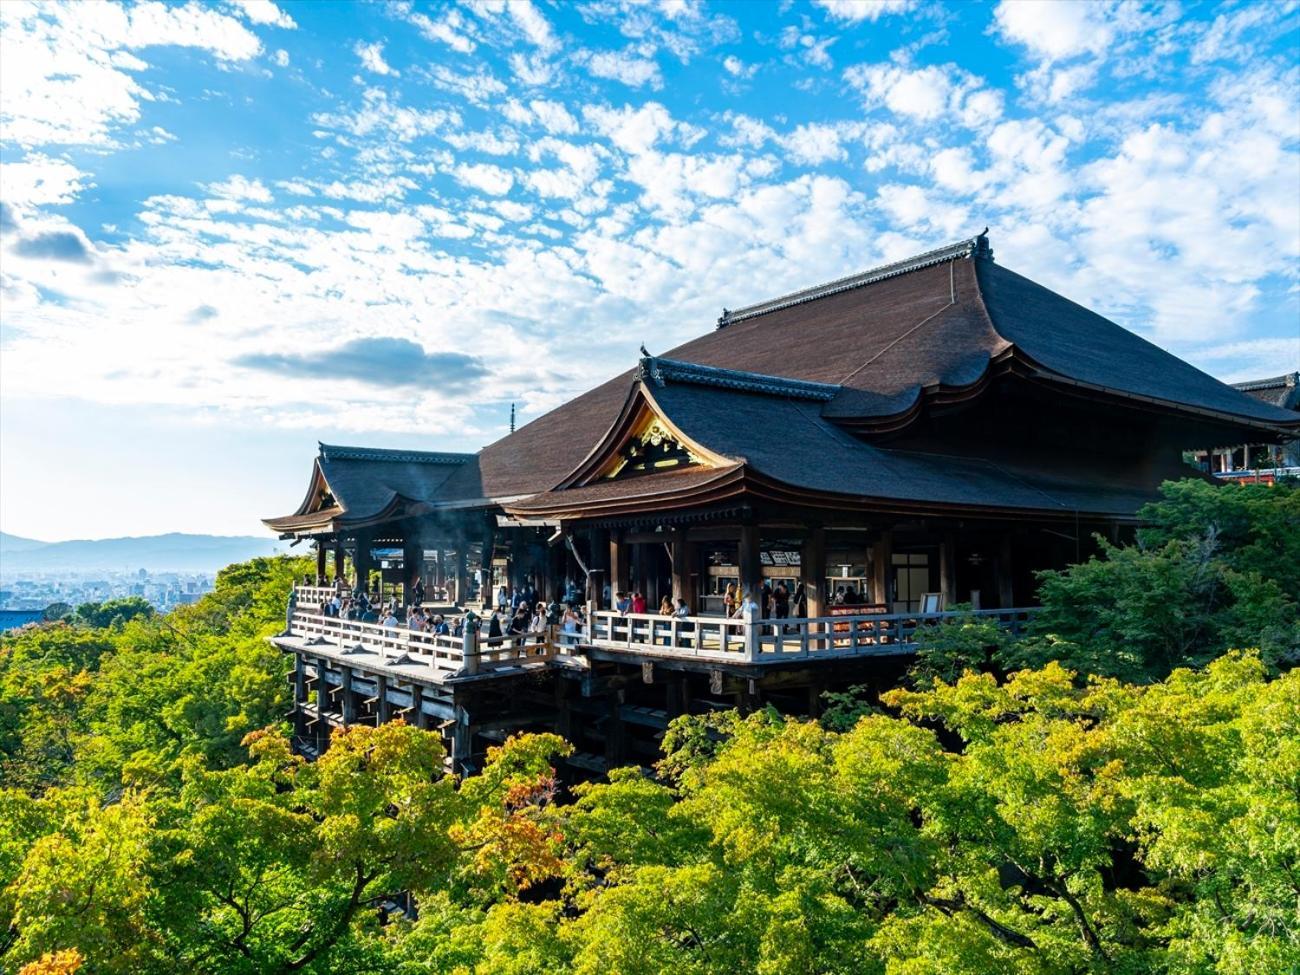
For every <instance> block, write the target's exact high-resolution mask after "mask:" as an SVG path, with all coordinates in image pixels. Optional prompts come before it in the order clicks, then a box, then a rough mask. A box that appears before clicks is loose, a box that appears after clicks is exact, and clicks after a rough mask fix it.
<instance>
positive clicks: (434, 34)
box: [408, 8, 477, 54]
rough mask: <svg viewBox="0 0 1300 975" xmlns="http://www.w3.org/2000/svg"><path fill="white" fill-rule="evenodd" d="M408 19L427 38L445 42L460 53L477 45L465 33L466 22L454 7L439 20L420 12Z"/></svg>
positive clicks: (470, 50) (471, 50) (467, 52)
mask: <svg viewBox="0 0 1300 975" xmlns="http://www.w3.org/2000/svg"><path fill="white" fill-rule="evenodd" d="M408 19H409V20H410V22H411V23H412V24H414V25H415V26H416V28H417V29H418V30H419V31H420V33H421V34H423V35H424V36H425V37H427V38H428V39H429V40H431V41H438V42H439V43H442V44H446V45H447V46H448V47H449V48H451V49H452V50H453V51H457V52H459V53H460V54H470V53H471V52H473V50H474V48H475V47H476V46H477V45H476V44H475V43H474V41H473V40H472V39H471V38H470V37H469V36H467V34H466V29H467V27H468V24H467V22H466V20H465V17H464V16H463V15H462V14H461V12H460V11H459V10H457V9H455V8H452V9H451V10H448V11H447V12H446V14H444V15H443V16H442V17H441V18H440V19H439V20H431V19H430V18H429V17H428V16H426V15H425V14H421V13H413V14H411V15H410V17H409V18H408Z"/></svg>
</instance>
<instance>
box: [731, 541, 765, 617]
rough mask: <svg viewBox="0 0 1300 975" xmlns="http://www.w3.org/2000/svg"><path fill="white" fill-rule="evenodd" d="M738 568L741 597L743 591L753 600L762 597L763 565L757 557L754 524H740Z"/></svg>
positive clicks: (757, 544) (757, 542)
mask: <svg viewBox="0 0 1300 975" xmlns="http://www.w3.org/2000/svg"><path fill="white" fill-rule="evenodd" d="M737 553H738V558H737V562H738V563H739V570H740V591H741V598H742V599H743V598H744V594H745V593H749V597H750V598H751V599H753V600H754V602H756V603H757V602H759V601H760V600H761V599H762V592H763V565H762V562H761V560H760V557H759V532H758V526H757V525H754V524H748V525H741V526H740V539H739V543H738V548H737Z"/></svg>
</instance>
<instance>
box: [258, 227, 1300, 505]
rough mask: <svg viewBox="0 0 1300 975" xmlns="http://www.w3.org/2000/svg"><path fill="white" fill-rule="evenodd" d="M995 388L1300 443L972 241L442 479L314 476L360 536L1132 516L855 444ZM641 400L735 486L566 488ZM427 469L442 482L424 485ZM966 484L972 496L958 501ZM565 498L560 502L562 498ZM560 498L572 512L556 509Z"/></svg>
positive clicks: (1100, 494) (374, 470) (526, 436)
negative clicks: (469, 527)
mask: <svg viewBox="0 0 1300 975" xmlns="http://www.w3.org/2000/svg"><path fill="white" fill-rule="evenodd" d="M1005 374H1014V375H1017V376H1022V377H1027V378H1029V379H1032V380H1034V381H1035V382H1037V383H1039V384H1041V385H1043V386H1045V387H1047V388H1052V387H1055V388H1057V389H1060V390H1061V391H1062V392H1073V393H1078V392H1079V391H1085V392H1086V393H1087V394H1088V395H1089V396H1091V397H1093V398H1094V399H1096V400H1098V401H1104V402H1108V403H1111V404H1115V405H1127V406H1129V407H1132V408H1137V409H1140V410H1144V411H1152V412H1155V413H1159V414H1161V415H1164V416H1170V415H1173V416H1181V417H1182V418H1184V419H1186V420H1192V421H1196V422H1199V423H1208V424H1213V425H1215V426H1217V427H1224V428H1230V429H1232V430H1233V431H1234V432H1235V433H1237V434H1239V435H1240V437H1242V438H1249V437H1252V436H1253V437H1254V438H1255V439H1257V440H1264V439H1276V438H1277V437H1278V436H1280V435H1281V434H1283V433H1284V432H1285V431H1288V430H1295V429H1297V428H1300V418H1297V416H1296V415H1295V414H1294V413H1290V412H1287V411H1285V410H1281V409H1278V408H1277V407H1275V406H1273V405H1272V404H1271V403H1269V402H1264V401H1261V400H1260V399H1258V398H1254V397H1252V396H1250V395H1247V393H1246V392H1243V391H1242V390H1239V389H1234V388H1232V387H1230V386H1227V385H1225V384H1224V383H1221V382H1219V381H1218V380H1216V379H1214V378H1213V377H1211V376H1209V375H1207V374H1205V373H1203V372H1201V371H1200V370H1198V369H1195V368H1194V367H1192V366H1190V365H1188V364H1187V363H1185V362H1183V361H1182V360H1181V359H1178V358H1177V357H1175V356H1173V355H1170V354H1169V353H1167V352H1165V351H1164V350H1162V349H1160V348H1158V347H1157V346H1155V345H1153V344H1151V343H1150V342H1147V341H1146V340H1144V339H1142V338H1140V337H1139V336H1137V335H1135V334H1134V333H1132V332H1130V331H1128V330H1126V329H1124V328H1121V327H1120V326H1119V325H1116V324H1115V323H1113V322H1111V321H1109V320H1107V319H1106V318H1103V317H1102V316H1100V315H1098V314H1096V313H1094V312H1091V311H1089V310H1088V309H1086V308H1083V307H1082V306H1080V305H1078V304H1076V303H1075V302H1072V301H1070V300H1068V299H1066V298H1064V297H1062V296H1060V295H1058V294H1056V293H1054V292H1052V291H1050V290H1049V289H1047V288H1044V287H1043V286H1041V285H1038V284H1036V283H1034V282H1033V281H1030V280H1029V279H1027V278H1024V277H1022V276H1021V275H1018V274H1016V273H1015V272H1013V271H1010V270H1007V269H1005V268H1002V267H1000V266H999V265H997V264H995V263H994V262H993V257H992V251H991V248H990V247H989V244H988V239H987V237H986V236H984V235H980V236H978V237H973V238H970V239H969V240H965V241H960V242H958V243H956V244H952V245H949V246H947V247H943V248H939V249H937V250H933V251H929V252H927V253H925V254H921V255H918V256H917V257H915V258H911V259H909V260H906V261H901V262H897V263H895V264H889V265H884V266H882V267H877V268H874V269H872V270H870V271H866V272H863V273H861V274H856V275H851V276H849V277H845V278H840V279H838V280H836V281H832V282H829V283H827V284H825V285H820V286H817V287H814V288H809V289H805V290H803V291H799V292H794V293H792V294H788V295H784V296H782V297H780V298H776V299H773V300H771V301H766V302H762V303H759V304H755V305H751V306H748V307H746V308H742V309H738V310H735V311H724V312H723V315H722V318H720V319H719V322H718V327H717V328H716V329H714V330H712V331H710V332H709V333H707V334H704V335H702V336H700V337H698V338H696V339H693V340H692V341H690V342H687V343H686V344H684V345H681V346H679V347H677V348H676V349H673V350H671V351H670V352H668V353H666V354H665V355H663V356H659V357H647V358H645V359H643V360H642V361H641V363H640V365H639V367H638V368H636V369H633V370H629V371H627V372H625V373H623V374H621V375H619V376H617V377H615V378H614V379H611V380H610V381H608V382H606V383H604V384H602V385H600V386H597V387H596V388H594V389H592V390H590V391H589V392H587V393H584V394H582V395H581V396H578V397H576V398H574V399H573V400H570V401H569V402H567V403H565V404H564V405H562V406H560V407H558V408H557V409H555V410H552V411H551V412H550V413H547V414H545V415H544V416H542V417H540V418H538V419H537V420H534V421H533V422H531V423H529V424H527V425H526V426H524V427H522V428H521V429H519V430H518V431H516V432H514V433H512V434H511V435H509V436H507V437H504V438H502V439H501V440H498V441H496V442H495V443H493V444H491V445H489V446H487V447H485V448H484V449H483V450H482V451H480V452H479V453H478V454H477V455H474V456H473V457H472V458H471V457H470V456H469V455H420V456H421V457H444V458H448V457H454V458H456V459H455V460H454V461H451V460H447V461H442V462H438V461H427V460H421V461H419V462H416V463H417V466H416V470H417V471H418V472H419V473H416V474H407V475H394V474H393V471H394V470H395V469H396V467H394V466H390V464H389V463H388V462H380V460H379V459H378V458H373V457H372V458H370V459H369V460H367V461H366V462H365V463H366V464H367V465H368V466H366V467H364V468H362V467H357V468H355V470H353V469H348V470H346V471H342V470H340V468H339V465H340V464H343V463H344V462H345V461H346V460H347V458H346V457H345V456H344V455H343V454H342V453H339V452H340V451H348V450H352V451H356V450H357V449H356V448H336V447H324V446H322V454H321V459H320V460H318V467H320V470H321V474H322V476H323V478H324V480H325V481H327V482H328V483H329V485H330V486H331V488H333V489H334V490H335V492H336V497H338V498H340V504H341V506H342V507H343V509H344V511H345V516H344V517H345V520H347V521H350V522H351V521H355V520H356V519H357V518H359V517H371V518H373V517H375V516H376V512H381V511H384V510H386V509H387V508H391V506H392V505H393V504H394V503H396V501H397V500H399V499H407V500H413V501H414V500H418V501H424V502H430V503H433V504H443V505H445V504H456V505H461V506H465V505H470V506H472V505H476V504H489V503H502V504H505V505H506V506H507V507H508V508H510V509H511V510H519V511H520V512H523V511H525V510H534V511H540V510H543V509H545V510H561V509H563V508H565V506H567V505H568V504H569V503H570V502H577V501H578V500H579V497H580V496H587V495H591V496H592V497H593V498H595V497H598V496H599V497H604V496H609V497H613V496H614V495H618V494H619V491H620V490H621V491H623V492H624V494H625V495H626V496H629V497H630V496H631V495H633V494H639V493H642V492H657V491H661V490H664V491H669V492H670V493H671V494H672V495H673V496H674V497H676V496H682V495H683V492H686V493H690V491H693V490H695V488H696V487H700V486H701V485H703V486H707V488H708V490H715V491H716V490H722V489H723V487H724V486H725V487H726V489H727V490H738V488H736V487H735V485H737V484H739V483H740V481H742V480H744V481H745V482H746V484H747V489H755V490H756V489H757V485H758V484H759V482H760V481H762V480H763V479H768V480H769V481H771V482H772V484H775V483H777V482H780V484H782V485H784V486H785V487H783V488H781V490H786V489H787V488H788V489H797V490H800V491H811V492H821V493H823V494H826V495H835V496H838V497H844V498H856V499H862V498H867V497H872V498H881V499H889V498H894V499H895V500H898V501H902V500H905V498H904V495H906V496H907V497H910V498H911V499H913V500H916V499H925V500H928V501H931V502H934V503H939V504H951V505H957V506H962V505H968V504H975V503H978V502H979V499H980V497H983V498H985V499H986V501H987V503H990V504H993V505H995V506H999V507H1002V506H1005V507H1015V508H1021V509H1023V508H1035V509H1039V508H1041V509H1043V510H1052V509H1062V508H1069V509H1070V510H1094V511H1098V512H1100V511H1128V512H1132V511H1133V510H1135V508H1136V507H1137V506H1138V505H1140V503H1141V500H1142V499H1141V498H1139V495H1140V494H1141V495H1145V493H1146V490H1145V489H1142V490H1139V487H1140V486H1139V485H1137V484H1134V483H1128V482H1129V481H1130V480H1131V477H1129V478H1126V474H1125V472H1124V471H1123V470H1118V469H1117V470H1114V471H1110V472H1097V471H1096V470H1095V468H1094V469H1092V472H1091V473H1090V471H1089V470H1079V471H1074V472H1070V473H1068V474H1062V475H1059V476H1058V478H1057V481H1053V482H1052V483H1048V481H1051V479H1050V478H1047V477H1046V475H1044V474H1043V473H1042V471H1041V470H1037V469H1036V468H1035V466H1034V465H1033V464H1032V463H1028V464H1026V465H1025V466H1023V467H1019V466H1018V465H1015V464H1012V463H1008V462H1006V461H1005V460H1003V461H1002V462H1000V463H998V464H993V463H992V462H991V461H982V460H978V459H971V458H966V459H959V458H951V457H948V458H944V457H937V456H936V455H921V454H908V453H906V452H903V451H898V450H889V449H885V448H881V447H877V446H873V445H871V444H869V443H866V442H864V441H863V440H861V439H859V438H858V437H856V436H854V435H853V434H852V432H849V431H854V432H858V433H863V434H867V433H873V432H890V431H897V430H901V429H903V428H905V427H907V426H908V425H909V424H911V423H912V422H914V421H915V420H916V419H917V418H918V417H920V416H922V415H924V413H925V410H926V407H927V404H928V403H931V402H933V403H935V404H943V405H945V406H951V405H952V404H954V403H958V402H961V401H962V400H964V399H972V398H974V397H976V396H978V395H979V394H980V393H982V392H983V391H984V390H985V389H986V388H987V387H988V385H989V384H990V383H991V382H994V381H996V380H997V379H998V377H999V376H1002V375H1005ZM638 389H642V390H645V391H647V392H648V393H649V396H650V398H651V399H652V400H654V401H655V402H656V404H657V406H658V408H659V409H660V410H662V411H664V414H665V415H666V416H667V418H668V419H669V420H671V421H672V422H673V423H675V424H677V425H679V427H680V429H681V430H682V431H683V432H684V433H686V434H687V435H689V436H692V437H698V438H699V443H700V445H701V446H703V447H705V448H707V449H708V450H709V451H711V452H713V453H714V455H715V456H725V457H727V458H731V459H733V460H734V463H735V466H734V469H731V470H730V471H729V472H728V473H727V476H725V477H723V476H721V475H719V474H718V473H717V471H716V470H715V471H714V475H705V474H703V473H701V472H700V471H698V470H695V471H693V472H677V473H674V474H671V475H669V474H656V475H652V476H650V477H647V478H644V479H642V481H643V482H644V483H642V484H640V485H637V486H625V487H624V488H621V489H615V488H611V487H609V486H602V485H591V486H583V484H582V483H581V479H580V478H579V479H576V480H575V478H574V475H575V473H576V472H577V471H579V470H580V469H582V465H583V464H584V463H585V462H586V461H587V460H589V459H590V456H591V455H592V453H593V452H594V451H595V450H596V449H597V448H598V446H599V445H601V444H603V443H606V441H607V440H608V439H609V437H610V436H611V435H612V432H613V430H614V427H615V425H616V423H617V422H618V421H619V418H620V416H622V415H623V414H624V413H625V410H626V408H627V407H628V404H629V396H630V395H633V394H634V393H635V391H636V390H638ZM754 401H761V404H762V406H761V416H755V418H754V422H755V423H756V424H757V425H759V426H760V427H761V428H763V429H766V430H773V429H795V428H797V429H800V430H802V431H803V433H802V435H803V436H806V437H808V438H811V439H812V440H817V441H819V442H822V443H824V444H825V446H826V449H827V450H828V451H829V450H833V451H834V456H835V463H834V464H833V465H830V464H820V465H818V464H813V465H809V464H808V463H807V457H806V456H805V457H804V462H803V463H802V464H801V465H799V466H798V467H797V469H791V468H790V467H789V465H788V462H787V461H783V460H782V459H781V458H780V457H778V456H776V455H775V454H773V453H772V452H771V451H766V452H765V451H764V449H763V447H764V445H763V444H762V443H756V442H753V441H752V440H750V439H747V434H746V432H745V430H744V427H745V424H744V423H740V422H734V417H735V416H739V415H742V414H746V413H747V411H749V410H751V408H754V405H755V404H754ZM710 413H713V414H716V417H713V418H711V417H710V415H709V414H710ZM728 417H731V418H733V419H728ZM774 418H775V419H774ZM714 419H716V420H717V422H718V423H719V424H720V426H719V427H718V428H717V429H714V427H713V426H712V424H713V423H714ZM782 424H789V426H788V427H782ZM1189 446H1192V445H1189ZM361 453H367V454H369V455H376V454H381V453H383V454H388V453H393V452H379V451H370V452H364V451H362V452H361ZM331 454H332V456H331ZM409 456H411V457H414V456H416V455H415V454H410V455H409ZM787 456H788V452H787ZM466 461H472V462H466ZM376 465H377V466H376ZM435 468H436V469H438V470H439V472H440V474H441V472H442V471H445V472H446V474H447V476H434V475H432V474H431V471H432V470H433V469H435ZM832 468H833V469H834V474H833V476H832V474H831V469H832ZM1062 469H1063V468H1062V467H1061V466H1060V465H1057V467H1056V468H1055V470H1057V471H1060V470H1062ZM1147 473H1148V474H1149V475H1150V474H1151V473H1152V472H1151V471H1148V472H1147ZM1170 473H1171V474H1173V473H1177V472H1174V471H1171V472H1170ZM941 475H942V476H941ZM336 480H337V481H339V482H340V483H342V484H343V485H344V486H343V487H340V486H339V485H338V484H336V483H335V482H336ZM994 482H996V483H994ZM1058 482H1059V483H1058ZM961 483H964V484H965V486H966V487H965V488H963V489H961V490H958V488H960V487H961ZM1147 483H1150V480H1149V478H1148V482H1147ZM561 485H564V486H565V490H564V491H559V490H557V488H558V487H559V486H561ZM656 485H662V486H656ZM692 485H693V486H694V487H692ZM701 489H703V488H701ZM772 490H776V488H772ZM339 492H341V495H340V494H339ZM560 494H564V495H565V496H566V499H567V500H565V501H564V502H563V503H561V502H560V501H559V498H558V495H560ZM534 496H536V497H535V500H529V499H531V498H534ZM344 498H345V499H346V500H342V499H344ZM646 500H648V499H646ZM304 504H305V506H304V508H302V509H300V512H299V513H298V515H296V516H292V518H291V519H273V520H271V521H268V522H267V524H268V525H270V526H271V527H273V528H279V527H280V526H285V527H286V528H287V527H288V523H289V521H290V520H292V519H293V518H297V519H303V518H306V517H307V516H308V515H309V514H310V513H309V512H308V511H307V510H306V509H307V505H306V503H304ZM362 509H365V511H366V512H367V513H366V515H364V516H363V515H360V514H359V512H360V511H361V510H362ZM354 512H356V514H354ZM322 514H323V511H322V512H321V513H320V514H317V515H316V517H317V518H319V517H320V516H321V515H322Z"/></svg>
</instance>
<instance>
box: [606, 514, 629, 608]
mask: <svg viewBox="0 0 1300 975" xmlns="http://www.w3.org/2000/svg"><path fill="white" fill-rule="evenodd" d="M627 557H628V546H627V543H626V542H624V541H623V533H622V532H621V531H618V530H614V531H611V532H610V533H609V585H610V599H612V600H617V599H618V595H617V594H618V593H620V592H627V590H628V558H627Z"/></svg>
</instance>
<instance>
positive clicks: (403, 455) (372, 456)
mask: <svg viewBox="0 0 1300 975" xmlns="http://www.w3.org/2000/svg"><path fill="white" fill-rule="evenodd" d="M317 446H318V447H319V448H320V455H321V457H322V458H323V459H325V460H379V461H392V462H393V463H408V464H410V463H417V464H464V463H468V462H469V461H471V460H473V459H474V455H473V454H463V453H454V452H451V451H436V450H403V449H401V448H390V447H345V446H341V445H338V444H326V443H319V442H318V444H317Z"/></svg>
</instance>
